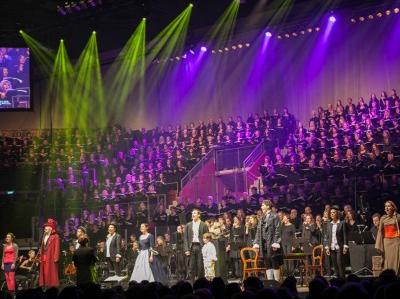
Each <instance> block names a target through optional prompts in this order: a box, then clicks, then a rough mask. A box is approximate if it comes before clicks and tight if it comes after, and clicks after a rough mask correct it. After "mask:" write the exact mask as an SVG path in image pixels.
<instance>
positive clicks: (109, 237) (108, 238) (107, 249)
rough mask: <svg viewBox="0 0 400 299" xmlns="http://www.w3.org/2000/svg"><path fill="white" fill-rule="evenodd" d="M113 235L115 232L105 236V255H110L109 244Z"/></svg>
mask: <svg viewBox="0 0 400 299" xmlns="http://www.w3.org/2000/svg"><path fill="white" fill-rule="evenodd" d="M114 236H115V233H114V234H113V235H108V236H107V241H106V257H110V245H111V241H112V239H113V237H114Z"/></svg>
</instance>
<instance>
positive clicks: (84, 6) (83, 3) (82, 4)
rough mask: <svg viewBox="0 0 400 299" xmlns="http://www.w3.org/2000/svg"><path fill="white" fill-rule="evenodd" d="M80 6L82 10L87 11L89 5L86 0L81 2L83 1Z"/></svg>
mask: <svg viewBox="0 0 400 299" xmlns="http://www.w3.org/2000/svg"><path fill="white" fill-rule="evenodd" d="M79 6H80V7H81V8H83V9H86V8H87V4H86V2H85V0H81V1H80V2H79Z"/></svg>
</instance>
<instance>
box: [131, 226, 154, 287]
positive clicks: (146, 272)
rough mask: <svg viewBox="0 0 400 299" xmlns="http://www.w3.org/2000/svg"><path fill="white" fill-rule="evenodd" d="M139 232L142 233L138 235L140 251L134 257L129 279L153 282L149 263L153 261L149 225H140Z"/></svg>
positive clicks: (152, 238)
mask: <svg viewBox="0 0 400 299" xmlns="http://www.w3.org/2000/svg"><path fill="white" fill-rule="evenodd" d="M140 232H141V233H142V234H141V236H140V237H139V250H140V251H139V254H138V257H137V258H136V262H135V267H134V268H133V271H132V275H131V279H130V281H132V280H134V281H136V282H142V281H144V280H147V281H149V282H153V281H155V279H154V275H153V271H152V270H151V267H150V263H152V262H153V250H152V249H153V248H154V237H153V235H152V234H150V233H149V225H148V224H147V223H142V224H141V225H140Z"/></svg>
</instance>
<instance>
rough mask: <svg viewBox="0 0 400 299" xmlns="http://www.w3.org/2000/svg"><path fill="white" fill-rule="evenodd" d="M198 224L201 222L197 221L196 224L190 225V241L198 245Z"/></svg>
mask: <svg viewBox="0 0 400 299" xmlns="http://www.w3.org/2000/svg"><path fill="white" fill-rule="evenodd" d="M200 222H201V220H197V221H196V222H195V221H193V225H192V229H193V240H192V242H194V243H200V236H199V230H200Z"/></svg>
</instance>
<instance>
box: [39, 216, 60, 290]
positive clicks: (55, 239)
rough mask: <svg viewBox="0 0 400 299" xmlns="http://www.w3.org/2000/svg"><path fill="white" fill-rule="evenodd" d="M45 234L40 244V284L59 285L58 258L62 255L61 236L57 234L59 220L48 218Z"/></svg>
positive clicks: (46, 285)
mask: <svg viewBox="0 0 400 299" xmlns="http://www.w3.org/2000/svg"><path fill="white" fill-rule="evenodd" d="M43 227H44V234H43V239H42V243H41V245H40V273H39V286H43V287H46V288H48V287H57V286H58V285H59V279H58V260H59V257H60V238H59V236H58V234H57V231H56V229H57V222H56V221H55V220H54V219H50V218H49V219H48V220H47V222H46V223H45V224H44V225H43Z"/></svg>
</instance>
